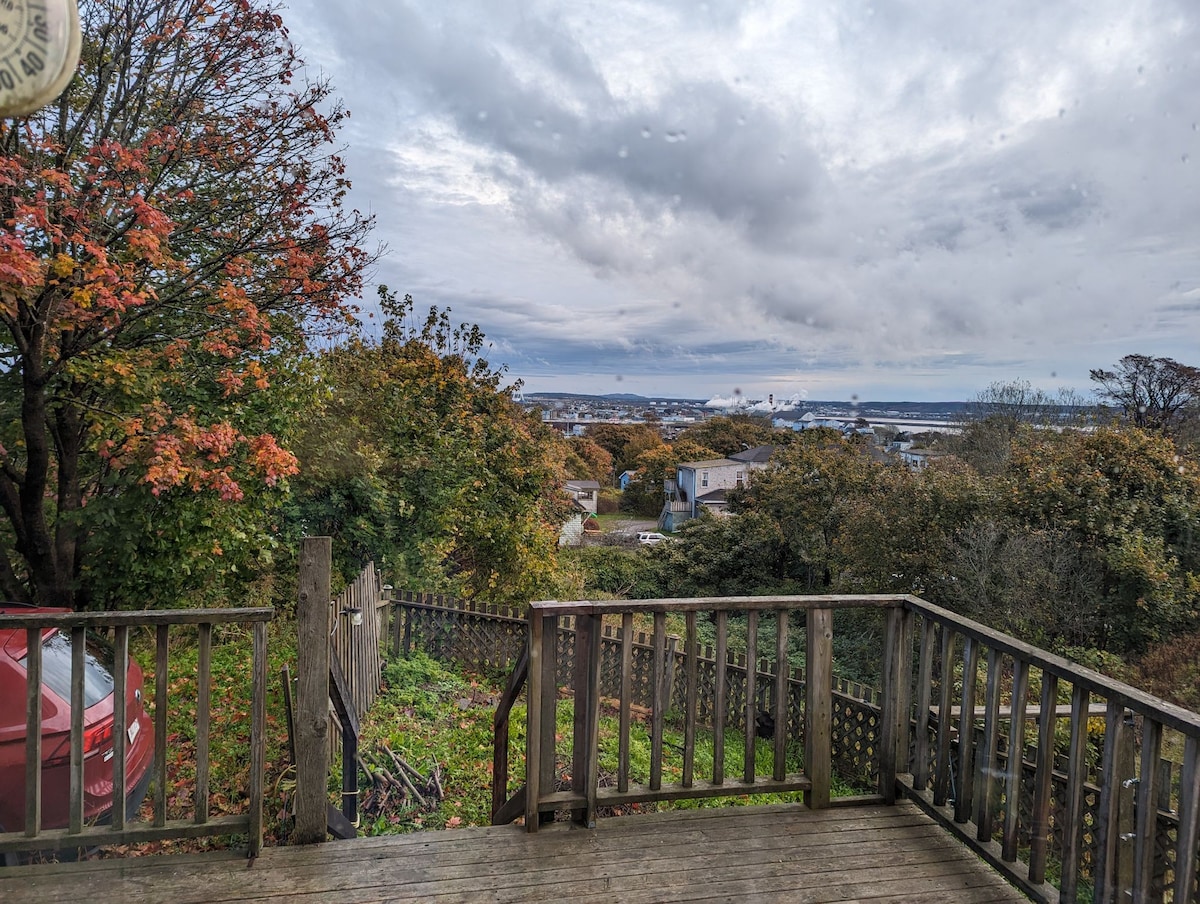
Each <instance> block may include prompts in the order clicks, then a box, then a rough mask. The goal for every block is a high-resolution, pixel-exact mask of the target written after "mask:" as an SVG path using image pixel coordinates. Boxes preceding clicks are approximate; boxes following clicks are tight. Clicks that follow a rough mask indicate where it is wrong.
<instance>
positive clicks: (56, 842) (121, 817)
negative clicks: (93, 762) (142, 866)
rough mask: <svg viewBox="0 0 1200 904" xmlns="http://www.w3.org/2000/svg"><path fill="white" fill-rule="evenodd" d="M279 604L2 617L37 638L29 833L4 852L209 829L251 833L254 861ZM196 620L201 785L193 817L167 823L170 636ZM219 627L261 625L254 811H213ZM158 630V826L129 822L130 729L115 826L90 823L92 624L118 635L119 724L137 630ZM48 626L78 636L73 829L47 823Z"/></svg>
mask: <svg viewBox="0 0 1200 904" xmlns="http://www.w3.org/2000/svg"><path fill="white" fill-rule="evenodd" d="M273 615H274V610H272V609H265V608H262V609H257V608H255V609H251V608H247V609H173V610H160V611H142V612H103V613H84V612H70V613H30V614H28V615H0V628H8V629H13V628H15V629H24V630H25V632H26V638H27V641H26V642H27V644H28V658H27V661H26V669H27V675H28V682H27V694H26V704H25V712H26V738H25V807H24V810H25V824H24V827H23V829H18V830H16V831H12V829H13V828H15V827H11V826H6V827H5V828H7V829H10V831H7V832H3V833H0V853H3V852H14V851H28V850H46V849H63V848H72V847H93V846H98V845H106V844H125V843H133V842H144V841H157V840H162V839H167V838H195V837H201V836H208V835H245V836H247V838H248V848H249V854H250V856H251V857H255V856H257V855H258V852H259V849H260V848H261V846H262V824H263V770H264V762H265V751H266V735H265V724H266V693H267V672H266V670H267V622H269V621H270V620H271V618H272V617H273ZM184 625H194V626H195V627H196V630H197V632H198V644H199V659H198V663H197V673H196V681H197V699H196V737H195V748H196V763H195V768H196V782H195V790H194V794H193V800H192V816H191V818H190V819H173V820H168V819H167V789H168V773H167V761H168V745H169V742H170V741H169V737H168V733H167V717H168V706H169V705H170V704H169V693H170V691H169V682H168V669H169V664H170V652H169V636H170V631H171V629H172V628H179V627H180V626H184ZM217 625H249V626H251V628H252V630H253V637H254V641H253V660H252V662H251V663H250V669H251V673H252V691H251V699H250V700H249V708H250V713H251V728H250V748H249V751H248V758H249V763H248V770H247V774H248V779H247V788H246V791H245V793H246V795H247V798H248V804H249V805H248V808H247V811H246V812H245V813H240V814H233V815H222V816H213V815H212V814H211V812H210V809H211V808H210V800H209V735H210V727H211V725H210V700H211V688H212V682H213V677H214V676H213V672H212V659H211V651H212V637H213V628H214V626H217ZM141 627H147V628H153V629H154V632H155V648H154V649H155V654H154V706H153V720H154V759H153V763H152V765H151V767H150V769H151V779H152V781H151V785H150V791H151V795H150V796H151V800H152V801H153V806H154V815H153V818H152V820H151V821H150V822H149V823H145V822H135V821H133V820H127V819H126V800H125V792H126V779H127V776H126V747H127V738H126V731H124V730H120V731H114V732H113V747H114V752H113V756H112V760H111V763H112V767H111V768H112V778H113V805H112V808H111V811H110V812H111V824H109V825H88V824H87V823H86V822H85V820H84V699H85V698H84V681H85V672H84V662H85V649H86V648H85V641H86V635H87V632H88V631H89V630H95V631H104V632H109V631H111V632H112V636H113V639H114V640H113V648H114V657H113V658H114V661H113V667H112V673H113V679H114V684H115V687H114V691H113V710H114V712H113V725H115V726H125V725H126V723H127V715H128V709H127V702H126V691H127V684H126V680H127V673H128V662H129V642H130V630H131V629H134V628H141ZM46 628H55V629H58V630H61V631H63V632H64V633H65V634H67V635H68V636H69V637H70V640H71V659H72V664H71V697H72V699H71V701H70V704H71V706H70V723H71V725H70V741H69V745H70V788H69V795H68V807H69V810H68V825H67V826H66V827H65V828H43V827H42V822H43V819H42V797H41V795H42V790H43V789H42V753H43V751H42V712H43V706H42V689H43V681H42V636H43V633H44V630H45V629H46Z"/></svg>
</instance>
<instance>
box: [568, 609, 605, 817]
mask: <svg viewBox="0 0 1200 904" xmlns="http://www.w3.org/2000/svg"><path fill="white" fill-rule="evenodd" d="M573 671H574V675H573V680H572V685H573V686H574V695H575V731H574V745H573V746H574V750H573V752H572V757H571V759H572V762H571V790H572V791H575V792H576V793H582V794H583V795H584V796H585V797H586V798H587V803H586V804H585V805H584V806H583V807H582V808H577V809H575V810H573V811H572V814H571V817H572V819H573V820H574V821H575V822H576V823H578V824H580V825H584V826H587V827H588V828H595V825H596V785H597V784H598V783H599V781H600V751H599V750H598V749H597V748H598V744H599V732H600V618H599V617H597V616H594V615H579V616H576V618H575V663H574V670H573Z"/></svg>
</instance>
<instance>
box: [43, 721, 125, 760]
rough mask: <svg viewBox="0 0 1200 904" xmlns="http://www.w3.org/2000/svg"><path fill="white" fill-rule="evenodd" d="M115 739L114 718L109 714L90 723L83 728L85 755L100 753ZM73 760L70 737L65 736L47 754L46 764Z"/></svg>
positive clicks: (85, 756)
mask: <svg viewBox="0 0 1200 904" xmlns="http://www.w3.org/2000/svg"><path fill="white" fill-rule="evenodd" d="M112 740H113V718H112V716H109V717H108V718H107V719H102V720H101V721H99V722H97V723H96V724H95V725H90V726H88V727H87V728H85V729H84V730H83V756H84V758H85V759H86V758H87V757H89V756H93V755H94V754H97V753H100V752H101V751H102V750H104V749H105V748H108V747H112ZM70 762H71V745H70V741H68V739H66V738H63V739H62V741H61V742H60V743H59V745H58V746H57V747H55V748H54V750H53V751H52V752H50V753H49V754H47V755H46V758H45V766H46V767H47V768H49V767H52V766H65V765H67V764H68V763H70Z"/></svg>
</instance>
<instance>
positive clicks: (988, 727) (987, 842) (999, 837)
mask: <svg viewBox="0 0 1200 904" xmlns="http://www.w3.org/2000/svg"><path fill="white" fill-rule="evenodd" d="M897 619H898V621H897V624H896V626H895V633H894V636H895V638H897V640H898V642H899V643H900V644H901V646H905V647H907V646H908V645H909V644H911V638H912V637H913V635H914V632H915V633H917V634H918V635H919V637H920V641H919V644H918V646H917V654H916V659H915V664H916V674H915V698H914V699H915V702H916V706H915V713H914V714H913V716H914V718H913V722H912V728H913V737H912V748H911V749H912V762H911V764H910V766H911V768H905V769H904V770H903V771H904V772H906V773H908V774H907V775H904V776H902V785H903V786H904V788H905V790H906V792H907V793H909V794H911V796H912V797H913V798H914V799H916V800H917V801H918V802H920V803H922V804H923V805H924V806H926V808H927V809H928V810H929V811H930V812H931V813H933V814H934V815H935V816H937V817H938V818H939V819H942V820H943V821H944V822H946V823H947V824H948V825H950V826H953V827H956V828H957V831H958V834H959V835H960V837H961V838H962V839H963V840H964V841H967V842H968V843H970V844H972V846H974V847H975V848H976V850H978V852H979V853H980V854H982V855H983V856H984V857H986V858H987V859H988V860H990V861H991V862H992V863H993V864H994V865H996V866H998V867H1000V868H1002V869H1004V870H1005V871H1006V872H1008V873H1010V875H1012V876H1013V877H1014V878H1015V879H1016V880H1017V881H1018V882H1019V883H1020V884H1021V885H1022V886H1023V887H1024V888H1025V889H1026V890H1027V891H1029V892H1030V893H1032V894H1034V895H1035V896H1037V897H1040V898H1045V899H1053V898H1055V897H1056V896H1057V898H1058V900H1061V901H1063V902H1074V901H1076V900H1078V899H1079V898H1080V896H1081V893H1082V889H1083V888H1084V887H1085V886H1087V885H1089V884H1090V885H1091V888H1092V895H1091V896H1090V899H1091V900H1094V901H1096V902H1123V901H1126V900H1131V901H1135V902H1142V901H1173V902H1190V901H1197V900H1200V894H1198V892H1197V877H1196V867H1197V845H1198V843H1200V842H1198V827H1200V771H1198V768H1200V715H1197V714H1196V713H1193V712H1189V711H1187V710H1184V709H1181V708H1180V707H1177V706H1173V705H1171V704H1169V703H1166V702H1164V701H1162V700H1159V699H1157V698H1155V697H1152V696H1150V695H1149V694H1146V693H1144V692H1142V691H1139V690H1137V689H1136V688H1133V687H1130V686H1129V685H1127V684H1123V683H1121V682H1119V681H1114V680H1112V679H1110V678H1107V677H1105V676H1103V675H1100V674H1099V673H1097V672H1094V671H1092V670H1090V669H1086V668H1083V667H1081V666H1078V665H1075V664H1074V663H1071V662H1068V661H1066V660H1064V659H1062V658H1060V657H1058V656H1054V655H1052V654H1050V653H1047V652H1046V651H1044V650H1040V649H1038V648H1036V647H1033V646H1030V645H1029V644H1025V643H1022V642H1021V641H1018V640H1016V639H1014V638H1012V637H1009V636H1007V635H1004V634H1000V633H999V632H997V631H993V630H991V629H989V628H987V627H985V626H984V625H981V624H979V623H977V622H973V621H970V620H969V619H965V618H961V617H960V616H957V615H955V614H953V613H951V612H948V611H946V610H944V609H940V608H938V607H936V606H932V605H930V604H928V603H926V602H924V601H923V600H920V599H917V598H915V597H909V598H907V599H906V600H905V602H904V605H903V607H902V608H901V609H900V610H898V616H897ZM1035 686H1036V687H1037V692H1036V693H1035V692H1034V691H1033V688H1034V687H1035ZM1068 700H1069V704H1067V703H1064V702H1062V701H1068ZM1035 701H1036V702H1035ZM1029 735H1033V736H1034V738H1035V749H1036V755H1035V761H1034V762H1033V763H1029V762H1028V761H1027V760H1026V759H1025V758H1024V757H1023V756H1022V755H1020V753H1019V752H1020V751H1022V750H1023V749H1024V747H1025V741H1026V739H1027V737H1028V736H1029ZM963 738H972V739H973V743H960V741H961V739H963ZM1168 743H1170V745H1171V746H1172V748H1173V749H1175V750H1178V751H1179V752H1180V754H1181V756H1182V769H1181V772H1180V775H1179V783H1178V785H1177V786H1173V783H1171V782H1169V776H1170V775H1171V773H1170V772H1169V771H1167V772H1166V776H1167V777H1168V782H1166V783H1164V782H1163V781H1162V780H1161V777H1162V775H1163V772H1162V770H1161V769H1160V760H1161V756H1162V753H1163V751H1164V747H1165V745H1167V744H1168ZM1063 746H1065V748H1066V750H1067V752H1068V754H1067V755H1068V765H1067V774H1066V776H1065V781H1063V782H1062V783H1061V784H1060V783H1058V782H1056V781H1055V779H1056V776H1055V774H1054V760H1055V753H1056V750H1057V748H1059V747H1063ZM1089 771H1092V772H1094V773H1095V774H1096V775H1097V777H1098V784H1097V785H1096V786H1089V784H1088V782H1087V777H1088V773H1089ZM1025 784H1031V785H1032V795H1031V797H1032V799H1031V801H1030V802H1029V805H1028V809H1025V797H1026V795H1025V794H1024V793H1023V788H1022V786H1023V785H1025ZM1092 787H1094V788H1095V792H1094V793H1098V800H1097V801H1096V804H1095V808H1094V810H1092V808H1091V807H1086V803H1087V802H1086V797H1087V795H1088V794H1089V791H1090V790H1091V788H1092ZM1056 795H1061V796H1062V799H1061V800H1056V799H1055V797H1056ZM1085 809H1088V810H1092V812H1093V813H1094V818H1093V819H1092V820H1091V822H1090V823H1089V821H1088V820H1086V819H1085V818H1084V813H1085ZM1172 835H1174V841H1173V843H1172V841H1171V836H1172ZM1055 874H1057V876H1058V877H1059V878H1057V880H1056V887H1055V886H1051V885H1048V884H1047V878H1048V876H1052V875H1055Z"/></svg>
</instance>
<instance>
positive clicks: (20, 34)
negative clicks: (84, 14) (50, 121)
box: [0, 0, 81, 116]
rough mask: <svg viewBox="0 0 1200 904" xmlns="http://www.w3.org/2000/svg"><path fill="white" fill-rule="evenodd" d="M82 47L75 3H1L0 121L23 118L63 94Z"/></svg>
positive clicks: (12, 0)
mask: <svg viewBox="0 0 1200 904" xmlns="http://www.w3.org/2000/svg"><path fill="white" fill-rule="evenodd" d="M80 43H81V37H80V33H79V10H78V9H77V8H76V6H75V0H0V116H27V115H29V114H30V113H33V112H34V111H35V110H37V109H38V108H40V107H42V106H44V105H45V104H47V103H49V102H50V101H52V100H54V98H56V97H57V96H58V95H59V94H61V93H62V91H63V89H64V88H66V86H67V82H69V81H70V80H71V76H72V75H73V74H74V73H75V67H76V65H78V63H79V49H80Z"/></svg>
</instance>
